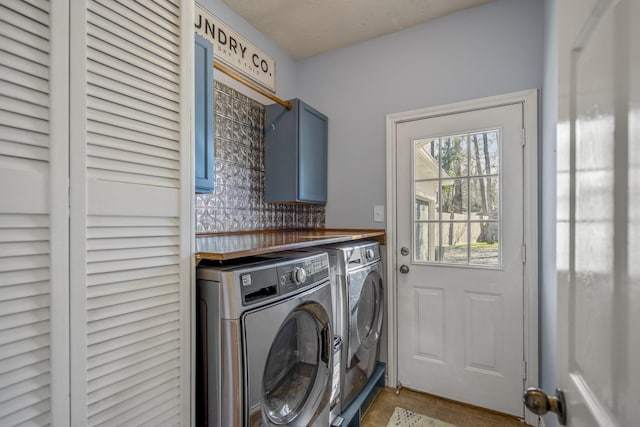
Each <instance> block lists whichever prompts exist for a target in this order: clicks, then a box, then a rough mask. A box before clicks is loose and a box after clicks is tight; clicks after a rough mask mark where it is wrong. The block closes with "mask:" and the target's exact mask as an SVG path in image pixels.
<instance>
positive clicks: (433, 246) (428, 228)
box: [413, 222, 440, 262]
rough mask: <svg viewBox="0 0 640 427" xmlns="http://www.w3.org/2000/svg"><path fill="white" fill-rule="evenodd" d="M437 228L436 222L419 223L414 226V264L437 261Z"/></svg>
mask: <svg viewBox="0 0 640 427" xmlns="http://www.w3.org/2000/svg"><path fill="white" fill-rule="evenodd" d="M439 234H440V233H439V226H438V223H437V222H420V223H416V224H415V235H414V242H415V248H414V251H413V253H414V259H415V261H416V262H426V261H429V262H433V261H438V259H439V258H438V256H437V249H438V247H439V243H438V235H439Z"/></svg>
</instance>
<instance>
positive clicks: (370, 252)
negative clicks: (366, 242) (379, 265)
mask: <svg viewBox="0 0 640 427" xmlns="http://www.w3.org/2000/svg"><path fill="white" fill-rule="evenodd" d="M373 255H374V253H373V249H367V250H366V251H365V252H364V256H365V258H367V259H373Z"/></svg>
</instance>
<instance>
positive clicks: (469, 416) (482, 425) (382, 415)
mask: <svg viewBox="0 0 640 427" xmlns="http://www.w3.org/2000/svg"><path fill="white" fill-rule="evenodd" d="M396 406H400V407H402V408H405V409H408V410H410V411H413V412H417V413H420V414H422V415H427V416H429V417H434V418H438V419H440V420H442V421H446V422H448V423H452V424H455V425H456V426H458V427H524V426H526V424H524V423H523V422H522V421H520V420H519V419H517V418H516V417H512V416H510V415H504V414H500V413H497V412H493V411H489V410H487V409H482V408H478V407H476V406H470V405H466V404H463V403H458V402H455V401H452V400H448V399H443V398H440V397H437V396H433V395H430V394H424V393H418V392H415V391H412V390H409V389H401V390H400V394H398V395H396V393H395V389H393V388H390V387H385V388H383V389H382V390H381V391H380V393H379V394H378V396H376V398H375V400H374V401H373V403H372V404H371V406H370V407H369V409H368V410H367V412H366V413H365V415H364V418H363V419H362V422H361V426H362V427H386V425H387V422H388V421H389V417H390V416H391V414H392V413H393V410H394V408H395V407H396Z"/></svg>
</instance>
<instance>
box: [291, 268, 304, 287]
mask: <svg viewBox="0 0 640 427" xmlns="http://www.w3.org/2000/svg"><path fill="white" fill-rule="evenodd" d="M291 280H292V281H293V283H296V284H298V285H299V284H301V283H304V282H306V280H307V271H306V270H305V269H304V268H302V267H295V268H294V269H293V271H292V272H291Z"/></svg>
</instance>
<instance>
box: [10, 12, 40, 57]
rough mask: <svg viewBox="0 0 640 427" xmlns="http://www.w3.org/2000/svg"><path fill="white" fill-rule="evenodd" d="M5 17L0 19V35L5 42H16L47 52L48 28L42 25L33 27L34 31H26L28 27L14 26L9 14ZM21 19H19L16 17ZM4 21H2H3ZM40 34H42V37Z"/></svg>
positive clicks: (14, 23)
mask: <svg viewBox="0 0 640 427" xmlns="http://www.w3.org/2000/svg"><path fill="white" fill-rule="evenodd" d="M5 19H7V20H6V21H5V20H4V19H2V20H0V23H2V25H0V37H4V38H5V40H6V42H7V43H8V42H11V43H17V44H18V45H25V46H26V47H28V48H33V49H36V50H39V51H40V52H42V53H44V54H48V52H49V40H48V39H47V38H46V37H48V34H49V31H48V28H46V27H44V26H40V27H35V26H34V30H35V31H34V32H31V31H28V30H27V28H29V27H26V28H25V27H19V26H16V24H17V23H16V22H12V21H10V20H9V19H11V16H7V17H6V18H5ZM18 20H19V21H21V19H18ZM3 21H4V22H3ZM40 34H44V37H43V36H41V35H40Z"/></svg>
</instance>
